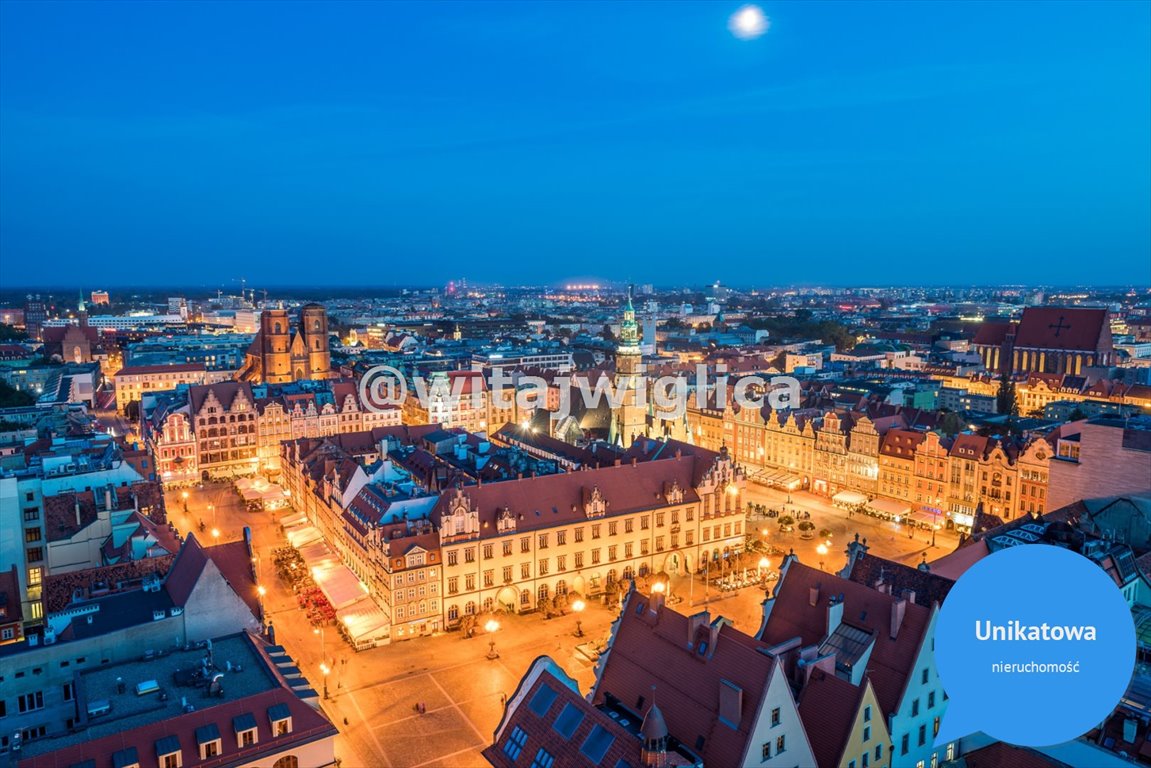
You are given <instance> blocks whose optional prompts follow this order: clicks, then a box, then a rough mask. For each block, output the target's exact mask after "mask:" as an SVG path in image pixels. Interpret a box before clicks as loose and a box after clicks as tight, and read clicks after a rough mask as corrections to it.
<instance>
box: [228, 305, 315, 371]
mask: <svg viewBox="0 0 1151 768" xmlns="http://www.w3.org/2000/svg"><path fill="white" fill-rule="evenodd" d="M331 376H332V358H331V353H330V351H329V347H328V315H327V312H325V311H324V308H323V307H322V306H321V305H319V304H305V305H304V306H303V307H301V308H300V314H299V321H298V323H296V324H295V325H293V323H292V322H291V317H290V315H289V314H288V310H286V309H265V310H264V311H263V312H262V313H260V330H259V332H258V333H257V334H256V338H255V339H253V340H252V345H251V346H250V347H248V351H247V353H246V354H245V360H244V367H243V368H241V369H240V372H239V373H238V374H237V378H239V379H242V380H244V381H252V382H263V383H265V384H283V383H285V382H289V381H300V380H303V379H327V378H331Z"/></svg>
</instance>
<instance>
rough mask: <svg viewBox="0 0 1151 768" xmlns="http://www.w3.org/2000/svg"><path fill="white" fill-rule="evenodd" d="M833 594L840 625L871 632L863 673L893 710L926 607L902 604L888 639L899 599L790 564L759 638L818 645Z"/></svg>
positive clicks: (920, 637) (915, 648) (924, 622)
mask: <svg viewBox="0 0 1151 768" xmlns="http://www.w3.org/2000/svg"><path fill="white" fill-rule="evenodd" d="M813 594H814V595H815V597H816V599H815V605H814V606H813V605H811V598H812V595H813ZM838 596H842V597H843V603H844V605H843V619H842V621H843V623H844V624H847V625H849V626H853V627H857V628H859V629H862V630H864V631H868V632H871V633H872V637H873V638H874V642H875V647H874V649H873V650H872V652H871V656H870V658H869V659H868V664H867V673H868V675H869V676H870V677H871V684H872V685H873V686H874V687H875V696H876V698H877V699H878V700H879V705H880V706H881V707H882V708H883V711H884V712H886V713H892V712H895V711H896V710H897V708H898V706H899V702H900V699H901V698H902V697H903V691H904V689H905V687H906V684H907V681H908V678H909V677H910V675H911V674H912V672H913V671H914V670H912V669H911V666H912V664H914V663H915V655H916V652H917V651H918V650H919V646H920V644H921V643H922V641H923V637H924V634H925V633H926V631H927V625H928V620H929V619H930V616H931V611H930V610H928V609H927V608H924V607H923V606H921V605H916V604H915V603H912V602H906V603H905V605H904V606H903V611H904V615H903V620H902V622H900V623H899V630H898V632H897V633H896V637H895V639H892V638H891V625H892V614H893V612H894V611H896V603H897V602H898V601H899V599H900V598H898V597H896V596H894V595H888V594H884V593H882V592H878V591H876V590H874V589H871V588H870V587H867V586H865V585H863V584H857V583H855V582H854V581H848V580H847V579H841V578H839V577H838V576H835V575H833V574H830V573H826V572H824V571H821V570H819V569H817V568H810V567H808V566H806V565H804V564H803V563H800V562H798V561H793V562H792V563H791V564H790V565H789V566H788V567H787V570H786V572H785V573H784V575H783V578H782V579H781V581H780V582H779V585H778V586H777V587H776V591H775V602H774V604H773V606H772V608H771V613H770V615H769V617H768V621H767V626H766V627H764V630H763V632H762V633H761V634H760V639H761V640H762V641H763V642H765V643H767V644H768V645H776V644H778V643H783V642H786V641H788V640H791V639H792V638H795V637H799V638H801V641H802V644H803V645H805V646H807V645H817V644H819V643H821V642H822V641H823V640H824V639H825V638H826V635H827V604H828V601H829V600H830V599H831V598H832V597H838Z"/></svg>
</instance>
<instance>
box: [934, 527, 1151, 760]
mask: <svg viewBox="0 0 1151 768" xmlns="http://www.w3.org/2000/svg"><path fill="white" fill-rule="evenodd" d="M935 663H936V665H937V667H938V669H939V676H940V678H941V680H942V682H943V687H944V689H945V690H946V691H947V695H948V697H949V702H948V705H947V714H946V716H945V717H944V718H943V723H942V725H941V727H940V731H939V734H938V735H937V736H936V739H935V742H936V744H944V743H947V742H950V741H954V740H956V739H958V738H960V737H963V736H967V735H969V734H972V733H974V732H976V731H983V732H984V733H986V734H987V735H989V736H991V737H993V738H996V739H999V740H1001V741H1006V742H1009V743H1011V744H1018V745H1021V746H1029V747H1041V746H1048V745H1051V744H1060V743H1063V742H1065V741H1070V740H1072V739H1075V738H1077V737H1079V736H1081V735H1083V734H1084V733H1086V732H1087V731H1089V730H1091V729H1092V728H1094V727H1095V726H1097V725H1099V723H1100V722H1102V721H1103V720H1104V719H1105V718H1106V717H1107V715H1108V714H1110V712H1111V711H1112V710H1113V709H1114V708H1115V705H1116V704H1117V703H1118V702H1119V699H1120V697H1122V695H1123V693H1124V691H1126V690H1127V686H1128V684H1129V683H1130V682H1131V673H1132V671H1133V669H1134V666H1135V625H1134V622H1133V621H1132V619H1131V610H1130V608H1129V607H1128V605H1127V601H1126V599H1125V598H1124V597H1123V593H1122V592H1120V591H1119V588H1118V587H1117V586H1116V584H1115V581H1114V580H1113V579H1112V578H1111V576H1110V575H1108V573H1107V572H1106V571H1104V570H1103V569H1102V568H1100V567H1099V565H1098V564H1096V563H1095V562H1093V561H1091V560H1089V559H1088V558H1086V557H1084V556H1082V555H1079V554H1077V553H1075V552H1072V551H1069V550H1066V549H1062V548H1060V547H1053V546H1047V545H1043V544H1027V545H1021V546H1017V547H1013V548H1011V549H1005V550H1001V551H999V552H996V553H995V554H992V555H989V556H988V557H985V558H984V559H982V560H980V561H979V562H978V563H976V564H975V565H974V566H972V567H971V569H970V570H968V571H967V572H966V573H964V574H963V576H962V577H960V579H959V581H957V582H956V583H955V586H954V587H952V589H951V592H950V593H948V595H947V599H946V600H944V602H943V606H942V607H941V608H940V612H939V619H938V622H937V623H936V627H935Z"/></svg>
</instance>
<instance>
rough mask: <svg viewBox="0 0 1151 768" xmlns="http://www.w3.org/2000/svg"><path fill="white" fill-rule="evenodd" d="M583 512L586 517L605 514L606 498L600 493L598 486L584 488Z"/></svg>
mask: <svg viewBox="0 0 1151 768" xmlns="http://www.w3.org/2000/svg"><path fill="white" fill-rule="evenodd" d="M583 496H584V499H583V512H584V514H585V515H586V516H587V517H603V516H604V515H606V514H607V500H606V499H604V497H603V494H602V493H600V490H599V486H598V485H597V486H593V487H592V488H591V489H590V490H589V489H587V488H584V494H583Z"/></svg>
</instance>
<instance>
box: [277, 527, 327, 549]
mask: <svg viewBox="0 0 1151 768" xmlns="http://www.w3.org/2000/svg"><path fill="white" fill-rule="evenodd" d="M284 535H285V536H286V537H287V539H288V543H289V544H291V545H292V546H293V547H295V548H296V549H299V548H300V547H302V546H304V545H305V544H310V543H312V542H313V541H320V540H321V539H322V538H323V536H322V535H321V534H320V531H319V529H317V528H316V527H314V526H311V525H299V526H294V527H292V528H289V529H287V530H285V531H284Z"/></svg>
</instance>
